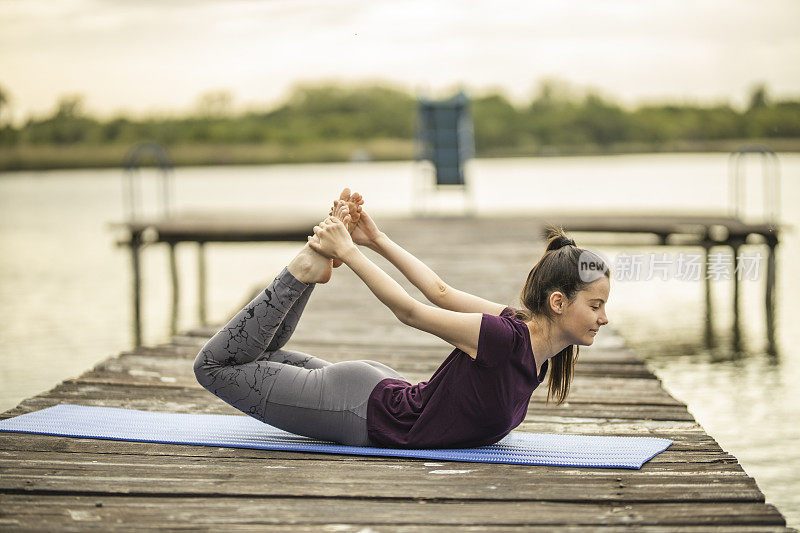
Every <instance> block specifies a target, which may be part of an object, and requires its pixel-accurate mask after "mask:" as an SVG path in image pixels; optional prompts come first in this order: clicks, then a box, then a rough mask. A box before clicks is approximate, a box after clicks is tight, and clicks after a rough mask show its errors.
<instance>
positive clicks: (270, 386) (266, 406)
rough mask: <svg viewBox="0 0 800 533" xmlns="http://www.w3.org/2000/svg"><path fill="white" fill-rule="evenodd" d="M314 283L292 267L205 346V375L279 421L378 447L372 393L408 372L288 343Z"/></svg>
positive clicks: (241, 405) (253, 412)
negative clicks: (371, 430)
mask: <svg viewBox="0 0 800 533" xmlns="http://www.w3.org/2000/svg"><path fill="white" fill-rule="evenodd" d="M313 289H314V284H305V283H302V282H300V281H298V280H297V279H296V278H295V277H294V276H292V274H291V273H289V271H288V270H287V269H286V268H284V269H283V270H282V271H281V273H280V274H279V275H278V277H276V278H275V280H274V281H273V282H272V283H270V285H269V286H268V287H267V288H266V289H265V290H264V291H263V292H261V293H259V294H258V296H256V297H255V298H253V300H252V301H251V302H250V303H249V304H247V305H246V306H245V307H244V309H242V310H241V311H239V312H238V313H237V314H236V315H235V316H234V317H233V318H232V319H231V321H230V322H228V324H227V325H226V326H225V327H224V328H222V329H221V330H220V331H219V332H217V333H216V334H215V335H214V336H213V337H211V339H210V340H209V341H208V342H207V343H206V344H205V346H203V348H202V350H200V353H198V354H197V358H196V359H195V361H194V373H195V376H196V377H197V381H198V382H199V383H200V384H201V385H202V386H203V387H204V388H205V389H206V390H208V391H209V392H211V393H213V394H215V395H216V396H219V397H220V398H221V399H223V400H224V401H225V402H227V403H228V404H230V405H232V406H233V407H235V408H236V409H239V410H240V411H242V412H243V413H246V414H248V415H250V416H252V417H254V418H257V419H258V420H261V421H262V422H265V423H267V424H269V425H271V426H275V427H277V428H280V429H283V430H284V431H289V432H291V433H295V434H298V435H305V436H307V437H312V438H315V439H320V440H326V441H335V442H339V443H341V444H346V445H350V446H374V443H373V442H372V441H371V440H370V439H369V437H368V435H367V399H368V398H369V394H370V392H372V389H373V388H374V387H375V385H377V384H378V382H379V381H381V380H382V379H385V378H400V379H404V378H403V377H402V376H401V375H400V374H399V373H397V372H396V371H394V370H392V369H391V368H389V367H388V366H386V365H384V364H382V363H379V362H377V361H365V360H361V361H343V362H340V363H333V364H331V363H329V362H328V361H323V360H322V359H319V358H317V357H314V356H312V355H308V354H305V353H302V352H295V351H290V350H284V349H282V347H283V345H284V344H286V342H287V341H288V340H289V337H291V335H292V332H294V329H295V326H296V325H297V322H298V320H300V315H301V314H302V312H303V309H304V308H305V306H306V303H307V302H308V298H309V297H310V296H311V292H312V291H313Z"/></svg>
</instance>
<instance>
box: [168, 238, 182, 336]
mask: <svg viewBox="0 0 800 533" xmlns="http://www.w3.org/2000/svg"><path fill="white" fill-rule="evenodd" d="M177 244H178V243H175V242H170V243H169V272H170V278H171V280H172V312H171V314H170V322H169V332H170V335H171V336H174V335H176V334H177V333H178V312H179V311H178V306H179V302H180V286H179V284H178V263H177V261H176V259H175V247H176V246H177Z"/></svg>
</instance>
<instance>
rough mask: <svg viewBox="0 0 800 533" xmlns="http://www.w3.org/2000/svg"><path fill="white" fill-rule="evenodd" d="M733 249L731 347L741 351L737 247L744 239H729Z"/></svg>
mask: <svg viewBox="0 0 800 533" xmlns="http://www.w3.org/2000/svg"><path fill="white" fill-rule="evenodd" d="M729 243H730V245H731V249H732V250H733V349H734V351H735V352H737V354H738V352H741V351H742V324H741V320H740V316H739V300H740V294H739V293H740V291H739V285H740V283H739V278H740V277H741V276H740V275H739V248H740V247H741V245H742V244H744V239H742V238H739V237H735V238H731V239H729Z"/></svg>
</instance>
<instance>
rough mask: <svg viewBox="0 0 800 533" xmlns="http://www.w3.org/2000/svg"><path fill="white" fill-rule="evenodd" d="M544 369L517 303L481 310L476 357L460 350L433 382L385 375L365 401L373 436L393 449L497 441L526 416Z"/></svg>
mask: <svg viewBox="0 0 800 533" xmlns="http://www.w3.org/2000/svg"><path fill="white" fill-rule="evenodd" d="M547 367H548V361H545V362H544V363H543V364H542V369H541V372H540V375H539V376H537V375H536V362H535V361H534V359H533V349H532V348H531V338H530V334H529V332H528V327H527V326H526V325H525V323H524V322H522V321H521V320H519V319H517V318H514V310H513V309H512V308H510V307H506V308H505V309H503V312H502V313H500V316H495V315H489V314H486V313H484V314H483V318H482V319H481V330H480V334H479V336H478V353H477V357H476V358H475V359H473V358H472V357H470V356H469V355H467V353H466V352H464V351H462V350H460V349H458V348H456V349H455V350H453V351H452V352H451V353H450V355H449V356H448V357H447V359H445V361H444V362H443V363H442V364H441V365H440V366H439V368H438V369H437V370H436V372H435V373H434V374H433V376H432V377H431V379H430V380H428V381H422V382H420V383H418V384H416V385H411V384H410V383H408V382H407V381H403V380H401V379H395V378H387V379H384V380H382V381H380V382H379V383H378V384H377V385H376V386H375V388H374V389H373V390H372V393H371V394H370V396H369V401H368V403H367V431H368V434H369V437H370V439H371V440H372V441H373V442H375V443H376V444H378V445H380V446H385V447H395V448H471V447H475V446H486V445H489V444H494V443H495V442H497V441H499V440H500V439H502V438H503V437H505V436H506V435H507V434H508V433H509V432H510V431H511V430H512V429H514V428H515V427H517V426H518V425H519V424H520V423H521V422H522V421H523V420H524V419H525V415H526V414H527V412H528V403H529V402H530V398H531V394H533V391H534V389H536V387H537V386H538V385H539V383H540V382H541V379H542V378H543V377H544V375H545V373H546V372H547Z"/></svg>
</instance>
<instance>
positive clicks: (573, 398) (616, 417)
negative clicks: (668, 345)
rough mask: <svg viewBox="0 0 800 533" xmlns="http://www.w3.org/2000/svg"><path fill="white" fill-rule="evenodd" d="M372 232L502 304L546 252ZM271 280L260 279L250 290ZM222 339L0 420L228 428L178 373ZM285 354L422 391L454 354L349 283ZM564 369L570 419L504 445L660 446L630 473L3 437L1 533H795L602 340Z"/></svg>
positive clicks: (113, 361) (495, 240)
mask: <svg viewBox="0 0 800 533" xmlns="http://www.w3.org/2000/svg"><path fill="white" fill-rule="evenodd" d="M384 229H385V230H386V231H387V233H389V234H390V235H392V236H393V237H394V238H395V240H397V241H398V242H399V243H401V244H402V245H404V246H405V247H407V248H408V249H409V250H411V251H412V252H414V253H416V254H417V255H418V256H419V257H420V258H421V259H423V260H424V261H425V262H426V263H428V264H429V265H430V266H431V267H432V268H433V269H434V270H436V271H437V272H439V273H440V274H441V275H442V277H443V278H444V279H445V280H447V281H448V282H449V283H451V284H452V285H454V286H456V287H460V288H463V289H465V290H470V291H473V292H475V293H477V294H480V295H482V296H485V297H487V298H489V299H492V300H495V301H498V302H506V303H509V304H515V303H516V298H517V295H518V291H519V289H520V287H521V284H522V282H523V280H524V278H525V276H526V275H527V273H528V271H529V269H530V268H531V266H532V265H533V263H534V262H535V261H536V260H537V259H538V257H539V256H540V255H541V252H542V242H541V241H540V240H539V236H540V229H541V228H538V227H535V226H534V225H532V224H531V223H530V221H528V220H514V219H496V220H484V219H425V220H416V221H406V222H404V223H402V224H397V223H394V224H392V225H391V227H389V226H385V227H384ZM578 244H580V242H579V243H578ZM368 253H369V252H368ZM370 256H371V257H374V258H375V260H376V262H378V264H380V265H382V266H384V267H388V264H387V263H386V262H385V261H383V260H382V259H381V258H378V257H377V256H374V254H371V253H370ZM389 271H390V272H391V273H392V275H393V277H395V279H398V280H399V281H401V283H402V284H403V286H404V287H406V288H408V289H409V291H410V292H411V293H412V294H414V295H417V296H419V294H418V293H417V292H416V291H415V290H414V289H413V287H411V286H410V284H408V283H407V282H405V280H401V279H400V277H399V274H397V273H396V271H392V270H389ZM276 274H277V272H265V273H264V279H263V280H262V282H263V284H262V285H261V286H259V287H258V288H257V289H255V290H261V288H263V286H264V285H266V284H267V283H268V282H269V281H270V280H271V279H272V277H273V276H274V275H276ZM254 281H257V280H254ZM611 294H612V297H613V294H614V293H613V283H612V293H611ZM246 301H249V295H242V304H244V303H245V302H246ZM236 310H238V309H235V310H234V309H232V310H231V311H232V312H234V311H236ZM611 320H612V325H613V317H611ZM220 326H221V324H217V325H215V326H213V327H204V328H198V329H195V330H192V331H186V332H182V334H180V335H175V336H174V337H173V338H172V340H171V342H169V343H166V344H161V345H157V346H149V347H147V346H143V347H138V348H136V349H134V350H132V351H128V352H123V353H122V354H120V355H118V356H116V357H112V358H110V359H108V360H106V361H104V362H103V363H101V364H99V365H97V366H96V367H95V368H93V369H92V370H90V371H88V372H86V373H84V374H83V375H81V376H80V377H79V378H77V379H73V380H68V381H65V382H63V383H61V384H60V385H59V386H57V387H55V388H54V389H52V390H50V391H47V392H45V393H42V394H40V395H38V396H35V397H33V398H29V399H27V400H25V401H23V402H22V403H21V404H20V405H19V406H17V407H16V408H14V409H12V410H10V411H7V412H5V413H3V414H2V415H0V418H8V417H11V416H16V415H19V414H23V413H26V412H30V411H34V410H38V409H42V408H45V407H48V406H52V405H56V404H59V403H75V404H82V405H101V406H110V407H124V408H131V409H144V410H153V411H170V412H188V413H216V414H237V415H241V413H239V412H238V411H236V410H235V409H233V408H232V407H230V406H229V405H228V404H226V403H225V402H223V401H222V400H220V399H218V398H216V397H215V396H213V395H211V394H210V393H208V392H207V391H206V390H205V389H203V388H201V387H200V385H199V384H198V383H197V382H196V380H195V378H194V374H193V371H192V363H193V360H194V358H195V356H196V354H197V352H198V351H199V349H200V347H201V346H202V345H203V344H204V343H205V341H206V340H207V339H208V338H209V337H210V336H211V335H213V334H214V333H215V332H216V331H217V330H218V328H219V327H220ZM288 347H289V348H293V349H298V350H302V351H307V352H309V353H313V354H315V355H317V356H319V357H322V358H324V359H327V360H329V361H340V360H347V359H375V360H379V361H382V362H384V363H386V364H388V365H390V366H392V367H394V368H396V369H397V370H399V371H400V372H402V373H403V374H404V375H405V376H406V377H407V378H408V379H409V380H425V379H428V378H429V377H430V375H431V374H432V373H433V371H434V370H435V369H436V368H437V367H438V365H439V364H440V363H441V361H442V360H443V359H444V358H445V357H446V355H447V354H448V353H449V351H450V348H449V347H448V345H447V344H445V343H444V342H442V341H439V340H438V339H436V338H435V337H432V336H430V335H427V334H425V333H422V332H418V331H415V330H411V329H410V328H407V327H405V326H403V325H401V324H400V323H399V322H397V321H396V320H395V319H394V317H393V315H392V314H391V313H390V312H389V311H388V310H387V309H385V308H384V307H383V306H382V305H381V304H380V302H378V301H377V300H376V299H375V298H374V297H373V296H372V294H371V293H370V292H369V290H368V289H367V288H366V287H365V286H364V285H363V284H362V283H361V282H360V281H359V280H358V279H357V278H356V277H355V275H353V274H352V272H350V271H349V270H348V269H347V268H346V267H342V268H340V269H338V270H337V271H335V272H334V276H333V279H332V280H331V282H330V283H329V284H327V285H320V286H318V287H317V289H316V290H315V292H314V295H313V296H312V298H311V300H310V302H309V305H308V307H307V308H306V311H305V314H304V316H303V320H301V322H300V326H299V328H298V330H297V332H296V333H295V336H294V337H293V338H292V340H291V341H290V343H289V345H288ZM21 355H22V354H21ZM578 361H579V362H578V365H577V367H576V376H575V380H574V382H573V385H572V393H571V395H570V397H569V401H568V403H566V404H564V405H562V406H559V407H554V406H553V405H550V406H548V405H545V403H544V398H545V396H546V387H545V386H542V387H540V389H539V390H537V391H536V392H535V393H534V395H533V398H532V401H531V403H530V407H529V411H528V416H527V418H526V419H525V421H524V422H523V423H522V424H521V425H520V426H519V427H518V428H517V429H516V430H517V431H530V432H553V433H575V434H592V435H631V436H657V437H666V438H669V439H672V440H674V441H675V442H674V444H673V445H672V446H671V447H670V448H669V449H667V450H666V451H664V452H663V453H661V454H659V455H657V456H656V457H655V458H653V459H652V460H650V461H649V462H647V463H645V465H644V466H643V467H642V468H641V469H640V470H627V469H595V468H567V467H549V466H524V465H505V464H484V463H458V462H445V461H440V462H436V461H431V460H424V459H400V458H389V457H363V456H349V455H330V454H311V453H297V452H278V451H267V450H250V449H235V448H222V447H206V446H188V445H171V444H152V443H137V442H123V441H109V440H96V439H76V438H68V437H54V436H44V435H27V434H21V433H0V530H2V531H20V530H26V531H61V530H69V531H75V530H103V531H105V530H123V529H125V530H130V529H169V530H177V529H182V530H226V531H227V530H230V531H234V530H258V531H332V532H345V531H354V532H355V531H362V532H377V531H413V532H422V531H463V530H469V531H497V530H499V531H554V530H571V531H572V530H596V529H600V530H603V531H618V530H637V531H639V530H646V531H664V532H666V531H753V532H755V531H758V532H763V531H776V532H777V531H791V529H789V528H787V527H786V526H785V520H784V518H783V516H782V515H781V514H780V512H779V511H778V510H777V509H776V508H775V507H774V506H772V505H769V504H766V503H765V502H764V495H763V494H762V493H761V491H760V490H759V488H758V486H757V484H756V481H755V480H754V479H753V478H751V477H749V476H748V475H747V474H746V473H745V472H744V470H743V469H742V467H741V466H740V465H739V464H738V462H737V460H736V458H735V457H733V456H732V455H730V454H728V453H726V452H725V451H724V450H722V449H721V448H720V446H719V445H718V444H717V443H716V441H715V440H714V439H713V438H712V437H711V436H709V435H708V434H706V432H705V431H704V430H703V428H702V427H700V426H699V425H698V424H697V422H696V421H695V420H694V419H693V417H692V415H691V414H690V413H689V412H688V411H687V409H686V406H685V405H684V404H683V403H681V402H680V401H678V400H676V399H675V398H673V397H672V396H670V395H669V394H668V393H667V392H666V391H665V390H664V389H663V388H662V386H661V382H660V381H659V380H658V379H657V378H656V376H654V375H653V374H652V373H651V372H650V371H649V370H648V368H647V366H646V365H645V363H644V362H643V361H642V359H641V358H640V357H639V356H638V355H637V354H635V353H632V352H631V351H630V350H629V349H627V348H626V347H625V345H624V343H623V342H622V341H621V339H620V338H619V337H618V336H616V335H615V334H614V332H613V330H609V331H602V332H601V333H600V335H599V336H598V339H597V344H596V345H595V346H593V347H592V348H590V349H583V350H581V354H580V357H579V360H578ZM242 416H245V415H242Z"/></svg>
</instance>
